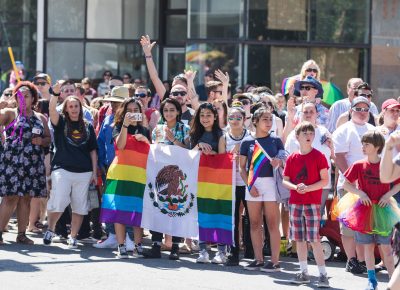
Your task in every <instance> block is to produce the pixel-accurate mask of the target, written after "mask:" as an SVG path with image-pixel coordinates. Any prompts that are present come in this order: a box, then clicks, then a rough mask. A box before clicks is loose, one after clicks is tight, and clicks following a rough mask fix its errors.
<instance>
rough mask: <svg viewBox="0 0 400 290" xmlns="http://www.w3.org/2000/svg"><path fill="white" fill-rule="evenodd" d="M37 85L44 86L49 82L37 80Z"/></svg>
mask: <svg viewBox="0 0 400 290" xmlns="http://www.w3.org/2000/svg"><path fill="white" fill-rule="evenodd" d="M35 85H36V86H41V87H44V86H45V85H47V83H46V82H37V83H35Z"/></svg>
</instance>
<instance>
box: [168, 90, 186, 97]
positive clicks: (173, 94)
mask: <svg viewBox="0 0 400 290" xmlns="http://www.w3.org/2000/svg"><path fill="white" fill-rule="evenodd" d="M186 94H187V92H184V91H180V92H171V93H170V95H172V96H174V97H177V96H182V97H184V96H186Z"/></svg>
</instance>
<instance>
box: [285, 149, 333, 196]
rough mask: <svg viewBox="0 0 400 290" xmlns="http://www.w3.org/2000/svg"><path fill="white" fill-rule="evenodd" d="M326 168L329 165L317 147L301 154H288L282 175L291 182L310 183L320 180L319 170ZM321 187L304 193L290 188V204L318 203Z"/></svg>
mask: <svg viewBox="0 0 400 290" xmlns="http://www.w3.org/2000/svg"><path fill="white" fill-rule="evenodd" d="M325 168H326V169H328V168H329V165H328V162H327V161H326V158H325V156H324V154H322V153H321V152H319V151H318V150H317V149H314V148H313V149H312V150H311V151H310V153H308V154H305V155H302V154H300V153H293V154H290V155H289V157H288V159H287V161H286V165H285V169H284V170H283V176H287V177H289V180H290V182H291V183H293V184H296V185H297V184H299V183H304V184H305V185H311V184H314V183H316V182H318V181H320V180H321V176H320V172H321V170H322V169H325ZM321 194H322V188H321V189H318V190H314V191H310V192H306V193H305V194H300V193H298V192H297V191H296V190H290V198H289V203H290V204H320V203H321Z"/></svg>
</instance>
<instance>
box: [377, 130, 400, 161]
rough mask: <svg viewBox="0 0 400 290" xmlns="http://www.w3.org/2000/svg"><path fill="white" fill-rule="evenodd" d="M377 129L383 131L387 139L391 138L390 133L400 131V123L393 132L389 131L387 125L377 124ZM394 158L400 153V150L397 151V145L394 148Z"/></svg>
mask: <svg viewBox="0 0 400 290" xmlns="http://www.w3.org/2000/svg"><path fill="white" fill-rule="evenodd" d="M376 130H378V131H379V132H381V133H382V135H383V137H385V141H386V140H387V139H388V138H389V136H390V135H392V134H393V133H395V132H397V131H400V125H397V127H396V129H394V130H393V131H392V132H389V130H388V129H387V128H386V127H383V126H377V127H376ZM392 152H393V153H392V154H393V158H394V157H395V156H396V155H397V153H399V151H397V149H396V147H394V148H393V151H392Z"/></svg>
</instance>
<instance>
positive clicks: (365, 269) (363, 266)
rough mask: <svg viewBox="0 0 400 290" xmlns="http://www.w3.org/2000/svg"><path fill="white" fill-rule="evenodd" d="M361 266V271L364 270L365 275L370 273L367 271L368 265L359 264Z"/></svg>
mask: <svg viewBox="0 0 400 290" xmlns="http://www.w3.org/2000/svg"><path fill="white" fill-rule="evenodd" d="M359 265H360V267H361V269H362V270H363V273H368V269H367V264H366V263H365V261H364V262H359Z"/></svg>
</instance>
